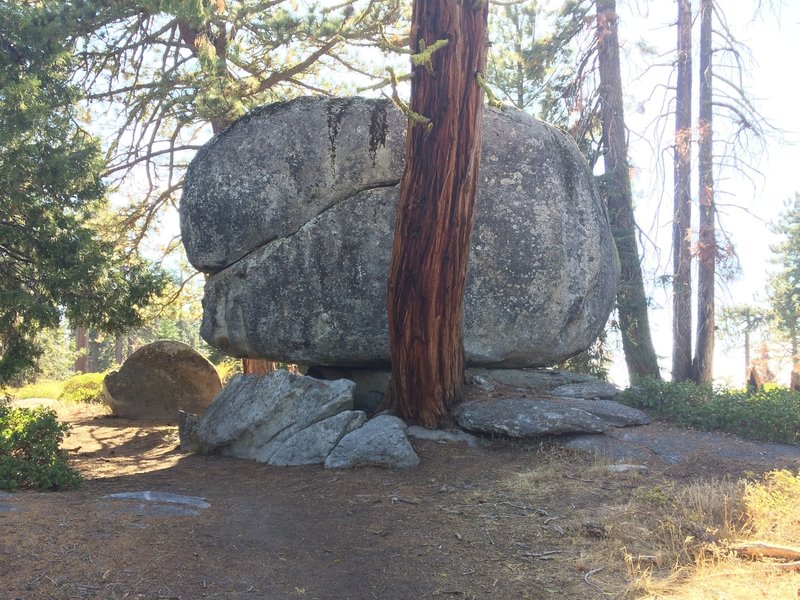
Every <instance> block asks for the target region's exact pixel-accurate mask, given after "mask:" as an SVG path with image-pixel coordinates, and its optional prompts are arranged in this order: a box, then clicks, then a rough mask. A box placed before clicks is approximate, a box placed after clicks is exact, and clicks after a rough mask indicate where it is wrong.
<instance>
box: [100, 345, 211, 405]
mask: <svg viewBox="0 0 800 600" xmlns="http://www.w3.org/2000/svg"><path fill="white" fill-rule="evenodd" d="M220 389H222V383H221V382H220V380H219V375H218V374H217V370H216V368H215V367H214V365H213V364H211V363H210V362H209V361H208V360H207V359H206V358H205V357H204V356H202V355H201V354H199V353H198V352H196V351H195V350H194V349H192V347H191V346H189V345H187V344H183V343H181V342H174V341H166V340H162V341H158V342H153V343H152V344H147V345H146V346H142V347H141V348H139V349H138V350H137V351H136V352H134V353H133V354H131V355H130V356H129V357H128V359H127V360H126V361H125V362H124V363H123V364H122V366H121V367H120V368H119V370H118V371H113V372H111V373H109V374H108V375H106V378H105V379H104V380H103V392H104V394H105V400H106V403H107V404H108V405H109V407H111V410H112V412H113V413H114V414H115V415H117V416H120V417H127V418H129V419H171V420H177V419H178V411H179V410H183V411H186V412H190V413H197V414H201V413H203V412H204V411H205V410H206V407H207V406H208V405H209V403H210V402H211V400H212V399H213V398H214V396H216V395H217V394H218V393H219V391H220Z"/></svg>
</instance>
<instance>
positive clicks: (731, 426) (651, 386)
mask: <svg viewBox="0 0 800 600" xmlns="http://www.w3.org/2000/svg"><path fill="white" fill-rule="evenodd" d="M621 399H622V401H623V402H624V403H626V404H629V405H630V406H635V407H637V408H643V409H645V410H647V411H648V412H650V413H651V414H653V415H654V416H656V417H659V418H662V419H665V420H667V421H671V422H673V423H676V424H678V425H681V426H686V427H696V428H698V429H707V430H720V431H727V432H729V433H735V434H737V435H741V436H743V437H748V438H753V439H757V440H764V441H771V442H782V443H785V444H800V393H798V392H792V391H791V390H788V389H786V388H779V387H773V388H767V389H762V390H759V391H757V392H755V393H750V392H748V391H746V390H729V389H713V388H712V387H711V386H707V385H696V384H694V383H692V382H678V383H672V382H665V381H658V380H654V379H644V380H642V381H640V382H639V383H637V385H636V386H634V387H632V388H630V389H629V390H626V391H625V393H623V394H622V396H621Z"/></svg>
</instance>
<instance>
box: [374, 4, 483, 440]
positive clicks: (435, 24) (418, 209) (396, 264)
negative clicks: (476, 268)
mask: <svg viewBox="0 0 800 600" xmlns="http://www.w3.org/2000/svg"><path fill="white" fill-rule="evenodd" d="M487 18H488V3H487V2H472V1H454V0H414V2H413V12H412V25H411V37H410V39H411V40H412V41H411V44H412V51H414V52H420V51H421V50H422V49H423V47H422V44H421V42H424V43H425V44H426V45H427V46H428V47H430V46H432V45H433V44H434V43H436V42H437V41H439V40H447V41H448V44H447V45H446V46H444V47H442V48H440V49H439V50H437V51H436V52H434V53H433V55H432V57H431V63H430V64H429V65H428V66H427V67H426V66H424V65H416V66H414V68H413V79H412V82H411V109H412V110H413V111H414V112H416V113H418V114H420V115H423V116H424V117H428V118H430V119H431V127H430V128H429V127H427V126H426V125H422V124H414V122H413V121H412V122H409V125H408V133H407V137H406V150H405V152H406V160H405V168H404V171H403V176H402V179H401V181H400V200H399V203H398V207H397V223H396V226H395V235H394V245H393V248H392V260H391V264H390V267H389V287H388V295H387V306H388V318H389V345H390V351H391V358H392V380H391V383H390V385H389V391H388V397H387V400H388V405H389V407H390V409H391V410H392V412H393V413H395V414H397V415H398V416H400V417H401V418H403V419H405V420H407V421H409V422H416V423H420V424H421V425H424V426H426V427H437V426H439V425H440V424H441V423H442V421H443V419H444V418H445V417H446V415H447V413H448V410H449V408H450V407H452V406H453V405H454V404H455V403H457V402H459V401H460V400H461V399H462V397H463V386H464V378H465V375H464V347H463V300H464V284H465V280H466V274H467V259H468V255H469V240H470V233H471V231H472V223H473V206H474V203H475V191H476V186H477V177H478V167H479V163H480V148H481V136H482V125H483V90H482V88H481V87H480V86H479V85H478V81H477V74H478V73H481V74H485V68H486V52H487V46H488V41H487Z"/></svg>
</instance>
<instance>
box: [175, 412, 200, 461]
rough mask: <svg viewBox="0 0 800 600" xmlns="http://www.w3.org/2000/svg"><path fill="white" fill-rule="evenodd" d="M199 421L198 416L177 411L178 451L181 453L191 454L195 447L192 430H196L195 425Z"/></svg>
mask: <svg viewBox="0 0 800 600" xmlns="http://www.w3.org/2000/svg"><path fill="white" fill-rule="evenodd" d="M199 421H200V415H196V414H194V413H188V412H186V411H184V410H179V411H178V449H179V450H180V451H181V452H191V451H192V448H193V447H194V445H195V443H196V442H195V441H194V430H195V429H197V423H198V422H199Z"/></svg>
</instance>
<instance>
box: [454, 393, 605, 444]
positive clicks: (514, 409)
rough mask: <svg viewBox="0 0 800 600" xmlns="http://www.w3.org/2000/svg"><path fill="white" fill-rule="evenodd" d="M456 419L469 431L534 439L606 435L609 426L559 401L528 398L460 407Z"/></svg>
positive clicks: (500, 400) (502, 399) (467, 403)
mask: <svg viewBox="0 0 800 600" xmlns="http://www.w3.org/2000/svg"><path fill="white" fill-rule="evenodd" d="M453 416H454V417H455V418H456V421H457V422H458V424H459V425H460V426H461V427H463V428H464V429H466V430H468V431H476V432H480V433H489V434H499V435H504V436H508V437H512V438H533V437H539V436H543V435H558V434H562V433H602V432H604V431H605V430H606V429H608V427H609V426H608V425H607V424H606V423H605V422H604V421H603V420H602V419H599V418H598V417H596V416H594V415H593V414H591V413H588V412H586V411H585V410H581V409H579V408H572V407H570V406H565V405H563V404H561V403H559V402H557V401H550V400H531V399H528V398H501V399H497V400H473V401H471V402H464V403H463V404H461V405H459V406H458V407H457V408H456V409H455V411H454V414H453Z"/></svg>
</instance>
